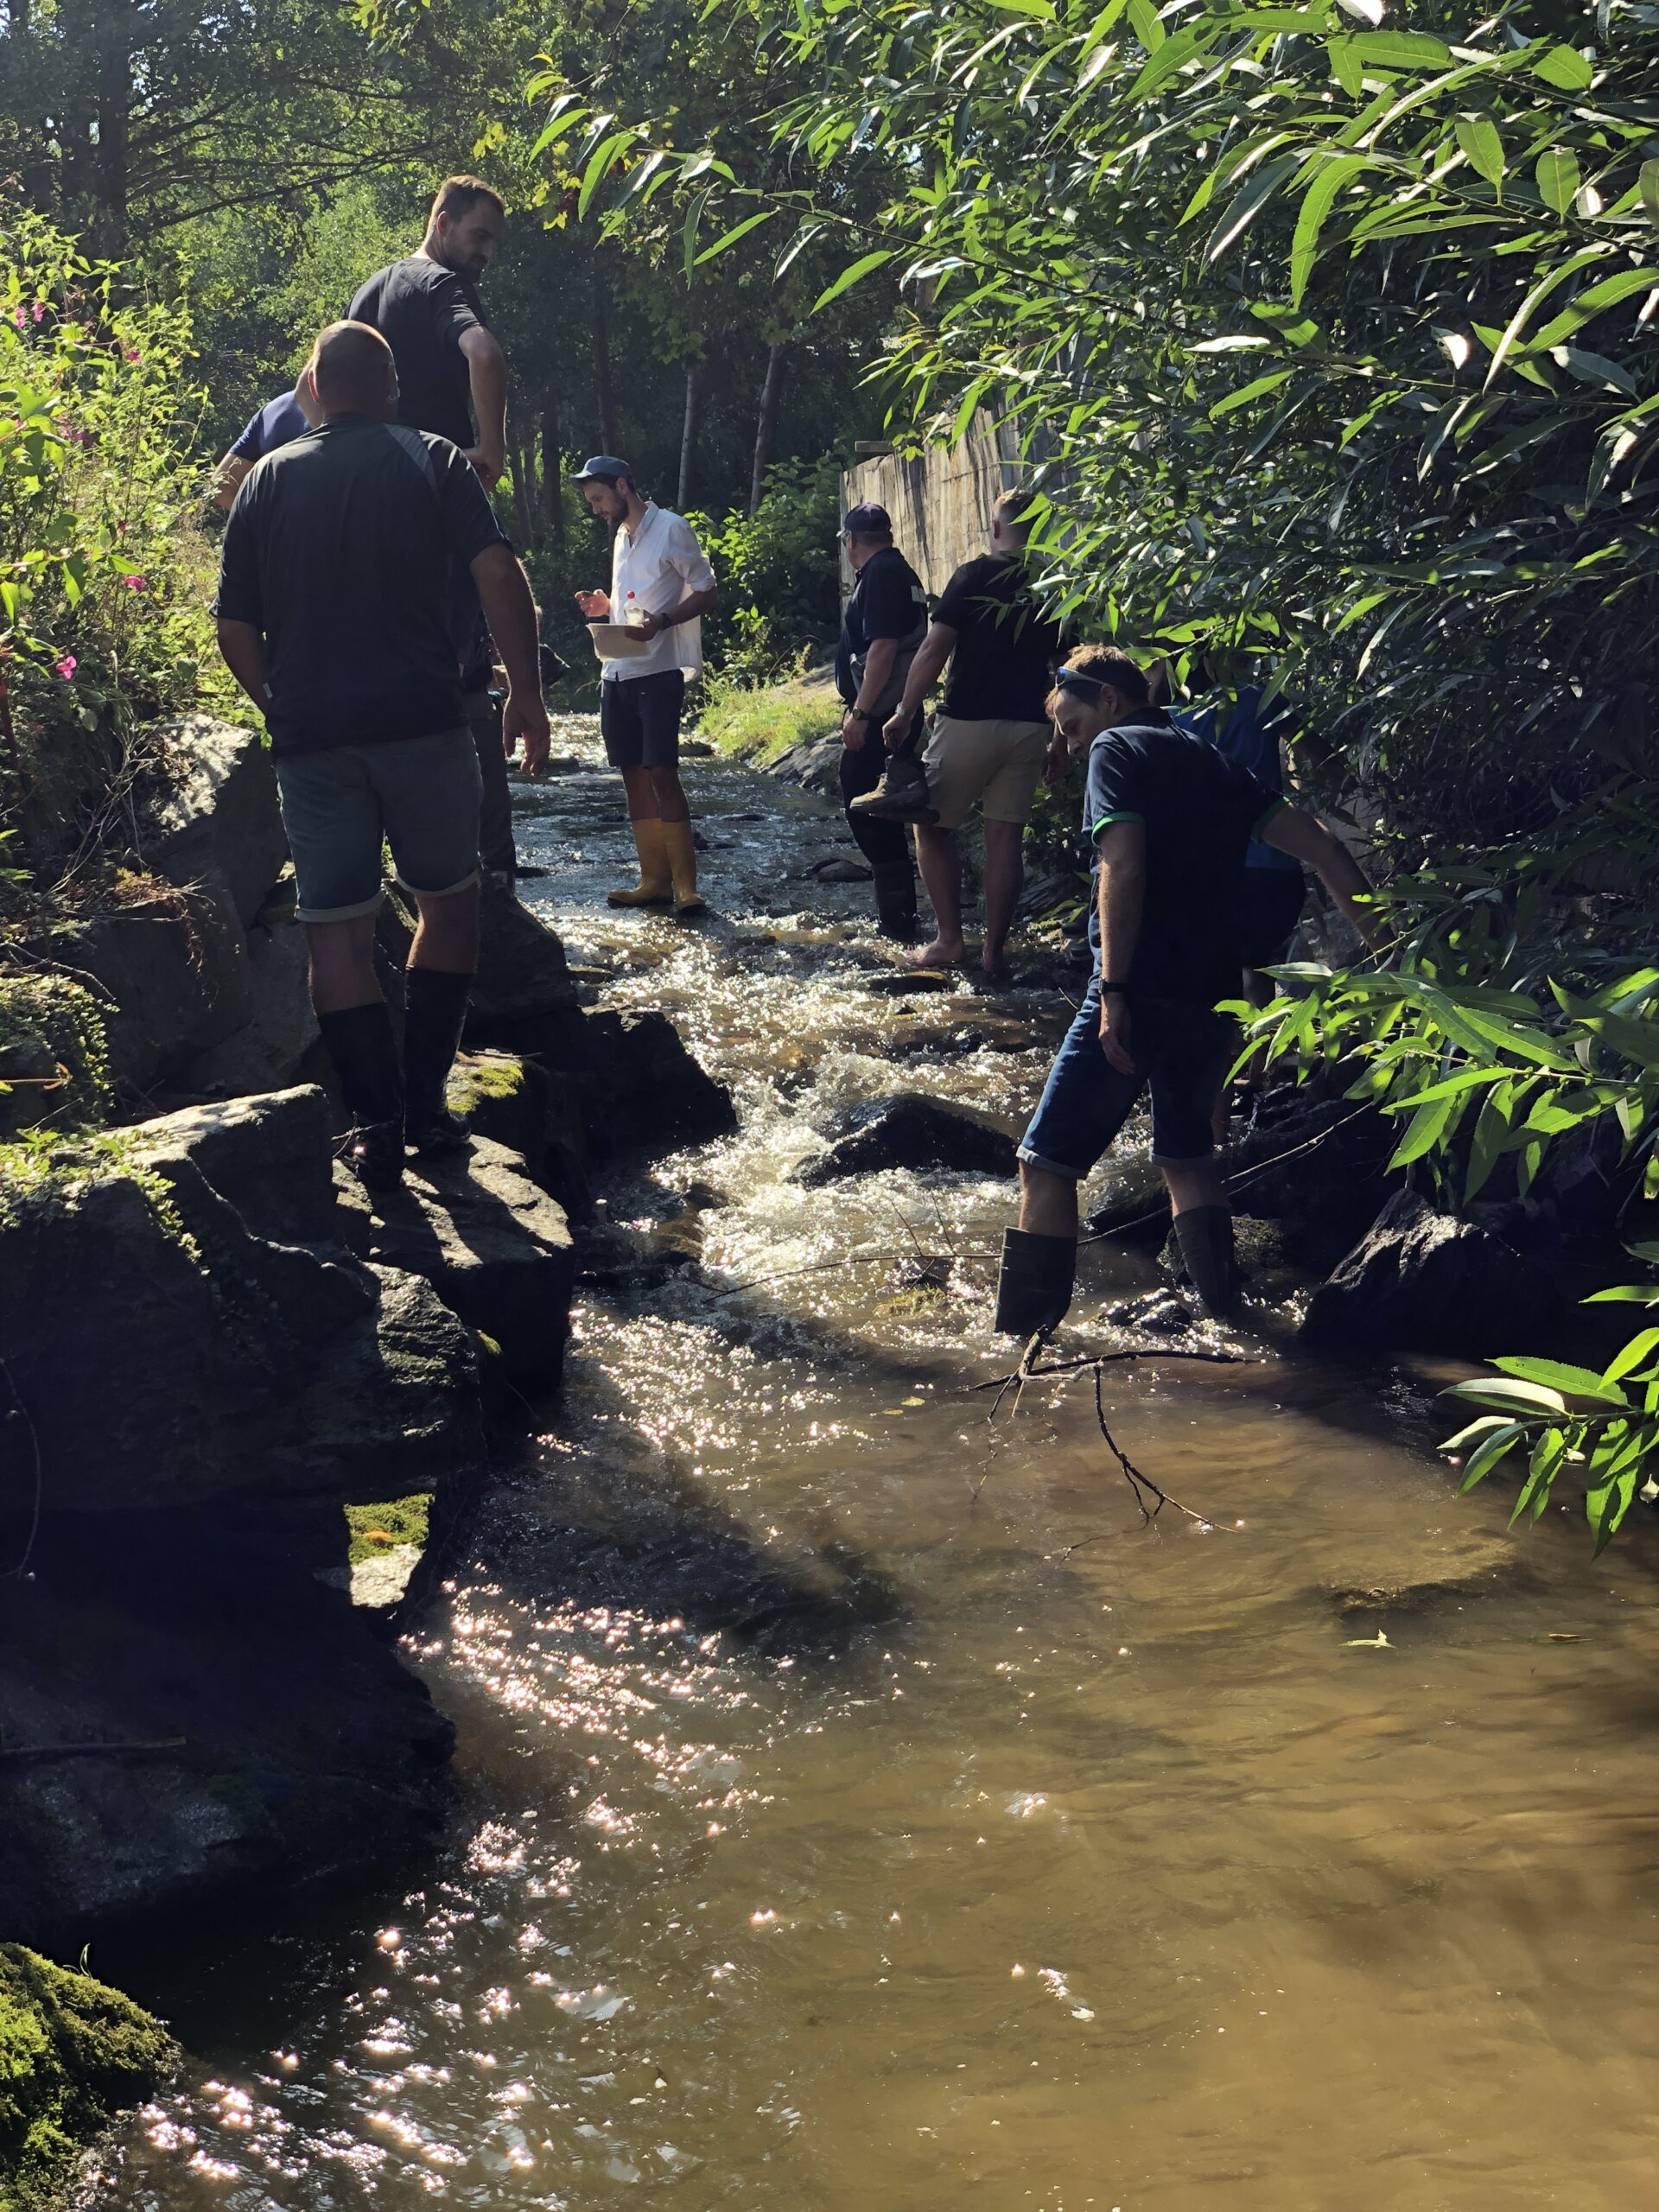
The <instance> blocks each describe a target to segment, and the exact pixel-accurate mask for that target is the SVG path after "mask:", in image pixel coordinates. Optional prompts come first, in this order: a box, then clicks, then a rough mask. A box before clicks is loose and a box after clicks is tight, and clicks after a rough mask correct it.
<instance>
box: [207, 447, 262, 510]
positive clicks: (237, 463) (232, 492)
mask: <svg viewBox="0 0 1659 2212" xmlns="http://www.w3.org/2000/svg"><path fill="white" fill-rule="evenodd" d="M251 467H253V463H252V462H251V461H249V460H247V459H246V458H245V455H243V454H239V453H227V454H226V456H225V458H224V460H223V461H220V462H219V467H217V468H216V469H215V470H214V471H213V489H212V493H211V497H212V499H213V505H215V506H216V507H222V508H223V509H224V511H225V512H226V514H229V512H231V509H232V507H233V506H234V505H236V495H237V493H238V492H239V491H240V490H241V488H242V479H243V478H244V477H245V475H246V474H247V473H248V471H249V470H250V469H251Z"/></svg>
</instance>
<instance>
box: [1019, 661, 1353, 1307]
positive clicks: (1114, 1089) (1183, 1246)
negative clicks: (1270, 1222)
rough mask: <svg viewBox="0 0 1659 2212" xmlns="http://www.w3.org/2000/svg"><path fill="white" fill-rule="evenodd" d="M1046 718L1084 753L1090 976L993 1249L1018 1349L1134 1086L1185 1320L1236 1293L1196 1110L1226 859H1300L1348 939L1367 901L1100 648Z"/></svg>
mask: <svg viewBox="0 0 1659 2212" xmlns="http://www.w3.org/2000/svg"><path fill="white" fill-rule="evenodd" d="M1047 703H1048V709H1049V712H1050V714H1051V715H1052V717H1053V721H1054V727H1055V729H1056V731H1057V733H1058V735H1059V737H1060V738H1061V739H1062V740H1063V741H1064V742H1065V747H1066V749H1067V751H1068V752H1069V753H1071V754H1072V756H1073V757H1074V758H1075V757H1077V756H1078V755H1081V754H1084V753H1087V755H1088V761H1089V767H1088V780H1087V785H1086V789H1085V793H1084V817H1083V827H1084V838H1085V839H1086V841H1087V842H1088V844H1089V846H1090V850H1091V852H1092V855H1093V858H1094V869H1095V879H1096V880H1095V887H1094V894H1095V895H1094V899H1093V902H1092V912H1091V915H1090V924H1089V943H1090V949H1091V950H1092V952H1093V955H1094V967H1095V972H1094V975H1093V976H1092V978H1091V980H1090V985H1089V989H1088V993H1087V995H1086V996H1085V997H1084V1002H1083V1005H1082V1007H1081V1008H1080V1010H1079V1012H1078V1014H1077V1020H1075V1021H1074V1022H1073V1023H1072V1025H1071V1029H1070V1030H1069V1031H1068V1032H1067V1034H1066V1037H1065V1042H1064V1043H1063V1044H1062V1045H1061V1046H1060V1049H1059V1052H1058V1056H1057V1057H1056V1058H1055V1062H1054V1065H1053V1067H1052V1069H1051V1070H1050V1071H1049V1077H1048V1082H1047V1084H1046V1086H1045V1088H1044V1091H1043V1095H1042V1097H1041V1100H1040V1101H1039V1104H1038V1108H1037V1111H1036V1113H1035V1114H1034V1115H1033V1117H1032V1121H1031V1125H1030V1127H1029V1128H1027V1131H1026V1134H1025V1140H1024V1142H1023V1143H1022V1144H1021V1146H1020V1224H1019V1227H1018V1228H1017V1229H1011V1230H1007V1232H1006V1233H1005V1236H1004V1239H1003V1247H1002V1266H1001V1275H1000V1279H999V1281H998V1283H997V1303H996V1325H997V1327H998V1328H999V1329H1001V1330H1003V1331H1005V1332H1008V1333H1010V1334H1012V1335H1014V1336H1020V1337H1029V1336H1033V1335H1034V1334H1035V1333H1036V1332H1039V1330H1040V1331H1047V1330H1049V1329H1052V1328H1054V1327H1056V1326H1058V1323H1059V1322H1060V1321H1061V1319H1063V1318H1064V1316H1065V1313H1066V1310H1067V1308H1068V1307H1069V1306H1070V1305H1071V1291H1072V1286H1073V1283H1074V1281H1075V1280H1076V1273H1077V1185H1078V1184H1079V1183H1080V1182H1081V1181H1082V1180H1083V1179H1084V1176H1086V1175H1087V1174H1088V1173H1089V1172H1090V1169H1091V1168H1092V1167H1093V1166H1094V1165H1095V1163H1096V1160H1099V1158H1100V1157H1101V1154H1103V1152H1105V1150H1106V1149H1107V1147H1109V1145H1110V1144H1111V1142H1112V1141H1113V1139H1114V1138H1115V1137H1116V1135H1117V1133H1118V1131H1119V1130H1120V1129H1121V1128H1122V1126H1123V1124H1124V1122H1126V1121H1127V1120H1128V1116H1129V1114H1130V1112H1131V1110H1132V1109H1133V1108H1134V1106H1135V1102H1136V1101H1137V1099H1139V1097H1140V1096H1141V1092H1142V1091H1143V1090H1147V1089H1148V1088H1149V1089H1150V1090H1151V1093H1152V1156H1153V1159H1154V1161H1155V1163H1156V1164H1157V1166H1159V1167H1160V1168H1161V1169H1162V1171H1163V1176H1164V1180H1165V1182H1166V1185H1168V1188H1169V1195H1170V1202H1171V1205H1172V1207H1173V1211H1174V1217H1175V1234H1176V1238H1177V1240H1178V1242H1179V1246H1180V1251H1181V1257H1182V1260H1183V1262H1185V1267H1186V1271H1187V1274H1189V1276H1190V1277H1191V1278H1192V1286H1193V1288H1194V1290H1195V1291H1196V1292H1197V1294H1198V1301H1199V1303H1200V1305H1201V1306H1203V1308H1204V1310H1205V1313H1208V1314H1210V1315H1211V1316H1212V1317H1213V1318H1216V1319H1224V1318H1225V1317H1226V1316H1227V1315H1229V1314H1230V1313H1233V1312H1234V1311H1235V1309H1236V1306H1237V1303H1238V1295H1239V1285H1238V1271H1237V1268H1236V1263H1235V1261H1234V1255H1233V1217H1232V1211H1231V1208H1230V1206H1229V1205H1228V1202H1227V1194H1226V1191H1225V1188H1224V1184H1223V1181H1222V1178H1221V1175H1220V1173H1219V1171H1218V1169H1217V1166H1216V1164H1215V1160H1214V1150H1215V1145H1214V1138H1213V1135H1212V1132H1211V1109H1212V1108H1213V1105H1214V1102H1215V1097H1216V1093H1217V1088H1218V1086H1219V1084H1220V1083H1221V1080H1222V1077H1223V1076H1224V1073H1225V1071H1226V1069H1227V1067H1228V1065H1230V1062H1231V1060H1232V1059H1233V1058H1234V1057H1235V1056H1236V1051H1237V1035H1236V1029H1235V1027H1234V1025H1233V1023H1232V1022H1231V1021H1230V1020H1228V1019H1227V1018H1226V1017H1225V1016H1224V1015H1222V1014H1217V1012H1216V1010H1215V1008H1216V1002H1217V1000H1218V999H1223V998H1230V997H1231V996H1232V995H1234V994H1235V993H1236V990H1237V988H1238V969H1239V947H1238V920H1239V879H1240V877H1241V875H1242V874H1243V867H1244V853H1245V848H1246V846H1247V845H1248V844H1249V841H1250V839H1251V838H1252V836H1258V837H1262V838H1264V839H1265V840H1266V841H1267V842H1268V843H1269V844H1271V845H1272V846H1274V849H1276V850H1278V851H1280V852H1282V853H1287V854H1289V855H1291V857H1292V858H1293V859H1295V860H1299V861H1306V863H1307V865H1308V866H1309V867H1310V868H1313V869H1314V870H1315V871H1316V872H1317V874H1319V877H1320V879H1321V880H1322V881H1323V882H1324V884H1325V888H1326V889H1327V890H1328V891H1329V892H1330V893H1331V894H1332V897H1333V898H1334V899H1337V900H1338V903H1339V904H1340V905H1341V906H1342V907H1343V908H1344V911H1345V912H1347V913H1348V914H1349V916H1350V917H1351V919H1352V921H1353V924H1354V926H1355V927H1356V929H1357V931H1359V933H1360V936H1361V937H1362V938H1363V939H1364V941H1365V942H1366V943H1367V944H1374V942H1375V939H1374V935H1373V930H1372V925H1371V923H1370V918H1369V915H1368V912H1367V911H1366V908H1365V906H1364V905H1363V901H1364V900H1365V899H1366V896H1367V894H1368V893H1369V891H1370V885H1369V884H1368V883H1367V881H1366V880H1365V878H1364V876H1363V874H1361V872H1360V870H1359V868H1358V867H1357V864H1356V862H1355V861H1354V860H1353V859H1352V857H1351V855H1350V854H1349V852H1348V850H1347V849H1346V847H1345V846H1344V845H1343V844H1342V843H1341V842H1339V841H1338V839H1337V838H1336V837H1334V836H1332V834H1331V832H1330V830H1328V829H1325V826H1324V824H1323V823H1319V822H1316V821H1315V820H1314V819H1313V816H1312V815H1309V814H1304V813H1302V812H1301V811H1300V810H1299V809H1298V808H1296V807H1294V806H1291V805H1289V804H1287V802H1286V800H1285V799H1284V798H1283V797H1282V796H1281V795H1279V794H1275V793H1274V792H1272V791H1268V790H1267V789H1265V788H1264V786H1263V785H1262V784H1261V783H1259V782H1258V781H1257V779H1255V777H1254V776H1252V775H1251V774H1250V773H1249V771H1248V770H1246V769H1244V768H1242V767H1241V766H1239V765H1238V764H1237V763H1236V761H1233V760H1229V759H1228V758H1227V757H1226V755H1225V754H1224V753H1220V752H1218V751H1217V749H1216V747H1214V746H1212V745H1207V744H1205V742H1204V741H1203V740H1202V739H1201V738H1197V737H1194V736H1192V734H1191V733H1190V732H1188V731H1185V730H1182V729H1179V728H1176V726H1175V724H1174V723H1173V722H1172V721H1170V719H1169V718H1168V716H1167V715H1165V714H1164V713H1163V712H1162V711H1161V709H1158V708H1155V707H1154V706H1153V705H1152V704H1151V703H1150V702H1149V699H1148V696H1147V682H1146V678H1145V677H1143V676H1142V674H1141V671H1140V670H1139V669H1138V668H1137V667H1136V666H1135V664H1134V662H1133V661H1131V660H1130V659H1129V658H1128V656H1127V655H1126V654H1124V653H1122V652H1117V651H1116V649H1115V648H1114V647H1112V646H1109V645H1087V646H1084V647H1083V648H1081V649H1080V650H1078V651H1077V652H1073V653H1072V654H1071V657H1070V658H1069V660H1068V662H1067V664H1066V665H1065V667H1064V668H1062V669H1061V671H1060V672H1059V676H1058V679H1057V680H1056V684H1055V688H1054V690H1053V691H1052V693H1051V694H1050V695H1049V699H1048V702H1047Z"/></svg>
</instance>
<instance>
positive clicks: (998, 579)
mask: <svg viewBox="0 0 1659 2212" xmlns="http://www.w3.org/2000/svg"><path fill="white" fill-rule="evenodd" d="M933 619H934V620H935V621H936V622H948V623H949V624H950V627H951V628H952V629H953V630H954V631H955V632H956V633H957V642H956V647H955V650H954V651H953V652H952V653H951V655H950V675H949V676H948V677H946V678H945V685H944V711H945V713H946V714H947V715H955V716H956V718H957V721H967V722H993V721H1010V722H1040V721H1046V719H1047V717H1046V715H1045V713H1044V710H1043V702H1044V701H1045V700H1046V698H1047V696H1048V689H1049V673H1050V671H1051V670H1052V666H1053V664H1054V662H1055V660H1056V659H1057V658H1058V655H1059V652H1060V628H1059V625H1058V622H1052V621H1050V620H1047V619H1046V617H1045V616H1044V615H1043V613H1041V611H1040V609H1039V607H1038V604H1037V599H1036V594H1034V593H1033V590H1032V588H1031V579H1030V576H1029V575H1028V573H1027V569H1026V564H1025V563H1024V561H1023V560H1022V559H1021V558H1020V556H1019V555H1018V554H1017V553H985V554H982V555H981V556H980V557H979V559H978V560H976V561H968V562H964V563H963V566H962V567H961V568H960V569H957V573H956V574H955V575H954V576H952V577H951V579H950V582H949V583H948V584H947V585H946V586H945V588H944V597H943V598H942V599H941V600H940V601H939V603H938V607H936V608H935V609H934V610H933Z"/></svg>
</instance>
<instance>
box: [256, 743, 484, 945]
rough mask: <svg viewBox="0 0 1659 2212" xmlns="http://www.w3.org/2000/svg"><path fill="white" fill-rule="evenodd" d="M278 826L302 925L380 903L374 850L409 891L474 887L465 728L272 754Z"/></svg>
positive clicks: (474, 760) (474, 807) (474, 806)
mask: <svg viewBox="0 0 1659 2212" xmlns="http://www.w3.org/2000/svg"><path fill="white" fill-rule="evenodd" d="M274 766H275V767H276V770H277V791H278V794H279V795H280V797H281V799H282V804H283V829H286V830H287V832H288V849H289V852H291V853H292V854H293V855H294V874H295V875H296V879H297V880H298V887H299V915H300V919H301V920H302V922H349V921H354V920H355V919H356V918H358V917H359V915H362V914H372V913H373V912H374V911H375V909H376V908H377V907H378V906H379V904H380V899H381V880H380V847H381V842H382V840H383V839H384V841H385V843H387V844H388V845H390V846H391V859H392V865H393V866H394V868H396V869H397V880H398V882H399V883H401V884H402V885H403V887H404V889H405V890H406V891H415V892H420V893H423V894H424V895H425V896H426V897H428V898H434V899H435V898H441V897H442V896H443V894H444V893H447V892H451V891H465V890H466V889H467V887H468V885H470V884H474V883H476V882H477V880H478V801H479V790H480V777H479V769H478V752H477V748H476V747H475V746H474V743H473V735H472V732H471V731H470V730H469V729H466V728H461V729H441V730H435V731H434V732H433V733H432V734H430V735H429V736H427V737H398V738H393V739H391V741H389V742H387V743H385V744H380V745H334V746H328V747H325V748H323V749H321V750H320V751H318V752H315V753H287V754H278V755H277V760H276V761H275V763H274Z"/></svg>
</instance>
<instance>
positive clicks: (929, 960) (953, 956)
mask: <svg viewBox="0 0 1659 2212" xmlns="http://www.w3.org/2000/svg"><path fill="white" fill-rule="evenodd" d="M967 957H968V948H967V946H966V945H965V944H962V943H961V942H960V941H958V942H957V944H946V943H945V941H944V938H941V937H936V938H934V940H933V942H932V943H931V944H918V946H917V947H916V949H915V950H914V951H913V952H907V953H906V955H905V958H906V961H907V962H908V963H909V964H910V966H911V967H912V968H960V967H961V966H962V965H963V963H964V962H965V961H966V960H967Z"/></svg>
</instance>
